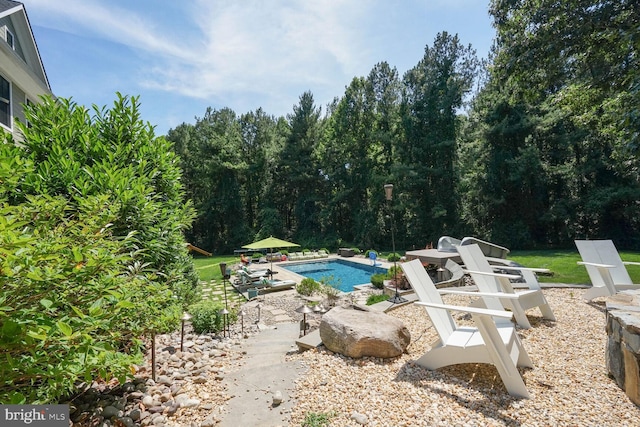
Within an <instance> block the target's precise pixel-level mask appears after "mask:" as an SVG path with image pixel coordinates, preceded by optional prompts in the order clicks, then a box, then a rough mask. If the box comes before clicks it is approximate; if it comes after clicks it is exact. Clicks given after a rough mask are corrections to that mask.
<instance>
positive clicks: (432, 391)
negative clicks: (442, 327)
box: [291, 289, 640, 426]
mask: <svg viewBox="0 0 640 427" xmlns="http://www.w3.org/2000/svg"><path fill="white" fill-rule="evenodd" d="M583 292H584V290H582V289H545V290H544V293H545V296H546V297H547V299H548V301H549V304H550V305H551V307H552V309H553V310H554V313H555V315H556V317H557V319H558V320H557V322H551V321H547V320H544V319H542V317H539V316H540V314H539V312H538V311H537V310H530V311H529V312H528V314H529V318H530V320H531V323H532V325H533V327H532V328H531V329H529V330H523V329H519V330H518V332H519V335H520V337H521V339H522V342H523V345H524V347H525V348H526V350H527V351H528V353H529V355H530V357H531V359H532V360H533V364H534V368H533V369H521V373H522V375H523V378H524V380H525V383H526V385H527V388H528V390H529V392H530V393H531V395H532V399H530V400H526V399H516V398H513V397H511V396H510V395H509V394H508V393H507V392H506V390H505V388H504V385H503V384H502V381H501V379H500V377H499V375H498V372H497V371H496V369H495V368H494V367H493V366H491V365H484V364H468V365H457V366H450V367H446V368H442V369H439V370H437V371H429V370H426V369H423V368H422V367H420V366H417V365H415V364H414V363H413V361H415V360H416V359H418V358H419V357H420V356H421V355H422V354H424V353H425V351H427V350H428V348H429V344H430V343H431V342H433V341H434V340H435V339H436V332H435V330H434V329H433V327H432V325H431V322H430V320H429V318H428V316H427V315H426V312H425V311H424V308H422V307H419V306H416V305H414V304H411V305H408V306H405V307H402V308H398V309H396V310H393V311H391V312H390V313H389V314H390V315H392V316H396V317H398V318H400V319H401V320H402V321H404V323H405V324H406V325H407V327H408V328H409V330H410V332H411V337H412V342H411V344H410V346H409V348H408V349H407V350H408V353H407V354H404V355H402V356H400V357H398V358H395V359H392V360H382V359H375V358H363V359H359V360H354V359H349V358H345V357H342V356H340V355H337V354H334V353H331V352H329V351H327V350H326V349H324V347H321V348H320V349H318V350H312V351H306V352H304V353H301V354H297V355H294V356H292V357H295V358H297V359H300V360H302V361H303V362H304V363H306V364H307V365H308V367H309V370H308V373H307V375H306V376H305V377H304V378H300V379H299V380H298V381H297V384H296V399H297V404H296V406H295V408H294V410H293V412H292V423H291V425H296V426H297V425H301V424H302V422H303V421H304V419H305V416H307V414H311V413H315V414H330V415H331V418H330V419H331V424H330V425H331V426H357V425H360V424H358V421H359V422H363V421H364V420H366V425H367V426H453V425H458V426H478V425H482V426H504V425H507V426H638V425H640V408H638V407H637V406H635V405H634V404H633V403H632V402H631V401H630V400H629V399H628V398H627V396H626V395H625V394H624V392H623V391H622V390H621V389H620V388H618V386H617V385H616V384H615V382H614V381H613V380H612V379H610V378H609V377H608V376H607V370H606V364H605V356H604V353H605V345H606V333H605V330H604V327H605V316H604V299H597V300H594V302H592V303H585V302H584V301H583V300H582V299H581V296H582V294H583ZM443 299H444V300H445V302H448V303H453V304H464V305H467V304H468V301H467V300H465V298H464V297H462V298H461V297H456V296H450V295H447V296H445V297H444V298H443ZM457 319H458V320H459V322H460V323H465V322H468V321H469V319H468V318H466V317H465V316H464V315H459V316H458V317H457ZM354 413H356V414H360V415H361V416H360V417H358V416H357V415H356V416H355V417H354ZM362 416H364V417H362ZM356 418H359V419H358V420H356Z"/></svg>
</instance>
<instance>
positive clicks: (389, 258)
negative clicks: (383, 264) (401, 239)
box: [387, 252, 401, 262]
mask: <svg viewBox="0 0 640 427" xmlns="http://www.w3.org/2000/svg"><path fill="white" fill-rule="evenodd" d="M400 258H401V256H400V254H399V253H397V252H393V253H390V254H389V255H387V261H389V262H394V261H396V262H397V261H400Z"/></svg>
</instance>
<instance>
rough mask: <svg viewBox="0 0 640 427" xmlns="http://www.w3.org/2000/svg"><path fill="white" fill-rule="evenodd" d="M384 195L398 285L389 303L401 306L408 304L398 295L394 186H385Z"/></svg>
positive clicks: (396, 283) (394, 279)
mask: <svg viewBox="0 0 640 427" xmlns="http://www.w3.org/2000/svg"><path fill="white" fill-rule="evenodd" d="M384 195H385V198H386V199H387V209H388V210H389V214H390V219H391V246H392V249H393V282H394V283H395V285H396V294H395V295H394V296H393V297H391V298H389V299H388V301H389V302H391V303H393V304H399V303H402V302H407V300H406V299H405V298H402V297H401V296H400V294H399V293H398V270H397V266H396V240H395V237H394V234H393V225H394V224H393V209H391V206H390V205H391V200H392V199H393V184H385V185H384Z"/></svg>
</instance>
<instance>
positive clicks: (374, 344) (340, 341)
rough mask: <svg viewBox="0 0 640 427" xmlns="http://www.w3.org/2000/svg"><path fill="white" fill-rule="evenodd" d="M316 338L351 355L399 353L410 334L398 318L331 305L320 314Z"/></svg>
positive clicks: (385, 355)
mask: <svg viewBox="0 0 640 427" xmlns="http://www.w3.org/2000/svg"><path fill="white" fill-rule="evenodd" d="M320 338H321V339H322V343H323V344H324V345H325V347H327V348H328V349H329V350H331V351H333V352H335V353H340V354H343V355H345V356H348V357H353V358H360V357H364V356H371V357H380V358H389V357H396V356H400V355H401V354H402V353H403V352H404V351H405V350H406V348H407V346H408V345H409V343H410V342H411V334H410V333H409V330H408V329H407V328H406V326H404V323H402V321H401V320H399V319H397V318H395V317H392V316H389V315H387V314H385V313H380V312H376V311H368V310H366V311H365V310H362V309H355V308H344V307H335V308H333V309H331V310H330V311H328V312H327V313H325V314H324V315H323V316H322V321H321V322H320Z"/></svg>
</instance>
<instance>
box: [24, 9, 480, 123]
mask: <svg viewBox="0 0 640 427" xmlns="http://www.w3.org/2000/svg"><path fill="white" fill-rule="evenodd" d="M443 1H444V2H445V3H441V2H443ZM450 1H451V0H434V2H433V3H435V4H437V5H438V8H439V9H440V10H441V9H448V10H451V9H454V10H457V9H458V8H459V7H460V6H461V5H462V6H464V5H466V4H469V3H470V2H472V3H474V2H476V0H454V1H453V3H450ZM426 4H427V5H425V4H424V3H423V0H414V1H412V2H406V1H397V2H394V1H392V0H391V1H390V0H360V1H355V0H311V1H300V0H272V1H268V2H267V1H264V0H241V1H237V0H236V1H234V0H190V1H188V2H182V3H175V2H174V1H170V0H136V1H133V2H129V1H118V0H112V1H107V0H66V1H65V2H63V3H61V2H53V1H51V0H30V1H29V4H27V12H28V13H29V14H30V15H31V12H32V11H34V10H35V11H36V12H37V14H38V25H41V26H47V27H50V28H54V29H57V30H60V31H65V32H68V33H72V34H75V35H78V36H80V37H86V38H96V39H104V40H108V41H110V42H115V43H120V44H122V45H125V46H128V47H129V48H131V49H132V50H133V51H134V52H136V54H137V55H138V58H131V63H140V64H141V65H138V68H137V70H136V71H134V73H133V74H132V75H130V76H128V78H129V79H130V80H132V79H135V80H136V84H137V87H139V88H141V89H142V90H144V89H153V90H157V91H162V92H168V93H171V94H174V95H182V96H186V97H190V98H197V99H200V100H207V101H216V102H219V103H220V104H223V105H225V106H230V107H231V108H233V109H234V110H236V111H239V112H244V111H247V110H249V109H254V108H257V107H259V106H262V107H263V108H264V109H265V110H266V111H268V112H270V113H273V114H281V113H282V112H283V111H290V107H291V106H292V105H293V104H294V103H296V101H297V97H298V96H299V95H300V94H301V93H302V92H303V91H304V90H311V92H312V93H313V94H314V96H315V98H316V102H320V103H323V102H329V101H330V100H331V99H332V98H333V97H334V96H340V95H341V92H342V90H343V89H344V86H345V85H348V84H349V82H350V81H351V79H352V78H353V77H356V76H361V75H366V74H368V72H369V71H370V70H371V68H372V66H373V65H374V64H375V63H376V62H379V61H382V60H388V61H389V62H390V64H391V65H392V66H394V65H395V64H394V57H393V55H394V54H398V55H399V54H401V53H402V54H405V53H406V52H409V53H410V55H406V54H405V57H406V56H409V57H410V58H409V59H408V61H407V63H409V64H415V63H417V61H418V60H419V59H420V56H421V49H422V48H423V47H424V45H425V43H429V42H431V41H432V35H431V32H430V29H428V28H425V23H423V22H420V21H421V16H420V15H419V14H420V13H426V12H425V10H426V9H429V11H432V10H434V8H435V6H433V5H432V4H431V2H426ZM412 13H414V16H412V15H411V14H412ZM429 13H430V12H429ZM456 13H457V12H456ZM411 19H412V20H413V21H414V22H408V20H411ZM405 21H407V22H405ZM32 25H33V22H32ZM405 30H406V31H405ZM438 30H440V29H438ZM422 37H427V38H426V39H424V40H421V39H420V38H422ZM96 42H97V43H98V42H99V40H97V41H96ZM414 52H415V58H411V57H412V56H413V55H414ZM107 66H108V64H104V66H103V67H104V68H106V67H107ZM399 71H400V72H401V73H402V72H403V71H405V70H399ZM112 72H114V73H116V72H118V70H112ZM296 91H297V93H295V92H296ZM292 92H294V93H293V94H292ZM251 103H253V105H251ZM283 103H284V105H283Z"/></svg>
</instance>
